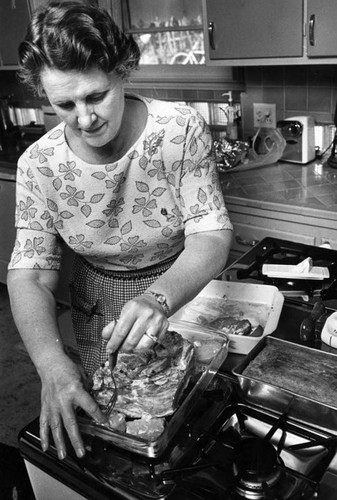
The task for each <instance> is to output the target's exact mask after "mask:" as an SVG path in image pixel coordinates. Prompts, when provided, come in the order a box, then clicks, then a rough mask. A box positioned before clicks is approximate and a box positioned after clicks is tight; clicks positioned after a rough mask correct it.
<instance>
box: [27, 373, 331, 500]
mask: <svg viewBox="0 0 337 500" xmlns="http://www.w3.org/2000/svg"><path fill="white" fill-rule="evenodd" d="M84 439H85V446H86V449H87V454H86V456H85V457H84V458H83V459H78V458H76V457H75V456H73V455H72V454H71V449H69V456H68V457H67V458H66V459H65V460H64V461H60V460H58V459H57V454H56V450H55V449H54V448H53V447H51V449H50V450H49V451H48V452H47V453H44V454H43V456H42V458H41V451H40V442H39V438H38V422H37V421H35V422H33V423H32V424H30V425H29V426H28V427H27V428H25V429H24V430H23V431H22V433H21V436H20V449H21V453H22V455H23V457H24V458H25V461H26V463H27V462H29V464H30V465H33V466H37V467H39V468H40V469H41V468H42V469H43V470H44V471H45V473H47V474H48V475H49V476H53V478H57V479H58V480H62V482H63V484H66V485H67V487H68V488H71V489H72V490H74V491H76V492H77V493H78V494H80V495H83V496H81V497H79V498H95V500H96V499H97V500H100V499H102V500H103V499H104V500H107V499H111V498H114V499H115V498H116V499H124V498H126V499H129V500H136V499H138V500H148V499H152V500H160V499H163V500H164V499H170V500H209V499H212V500H213V499H214V500H220V499H221V500H242V499H256V500H259V499H266V500H288V499H289V500H290V499H293V500H296V499H308V500H309V499H313V498H318V496H319V492H320V481H321V479H322V476H323V474H324V473H325V471H326V470H327V468H328V466H329V464H330V462H331V460H332V458H333V456H334V455H335V451H336V438H335V437H334V436H333V435H330V434H329V433H326V432H323V431H321V430H320V431H319V430H317V429H313V428H311V427H309V426H308V427H306V426H304V425H303V424H301V425H300V424H299V423H297V422H296V421H294V420H292V419H291V418H288V417H287V415H286V414H285V413H284V414H282V415H279V414H277V413H275V412H272V411H267V410H262V409H261V408H259V407H255V406H254V405H251V404H246V403H245V402H244V401H243V400H242V398H241V395H240V389H239V386H238V385H237V384H236V382H235V381H233V380H231V379H230V378H228V377H226V375H221V374H218V375H217V376H216V377H215V379H214V382H213V383H212V387H210V388H209V389H208V390H207V391H206V392H205V393H204V395H203V397H202V399H201V400H200V402H199V405H198V408H197V409H196V411H195V412H194V414H193V417H192V418H191V419H190V420H189V422H188V423H186V425H185V426H184V428H182V430H181V432H180V433H179V436H177V439H176V440H175V442H174V443H173V444H172V446H171V447H170V448H169V449H167V450H166V451H165V453H164V454H163V455H162V456H161V457H157V458H156V459H151V458H148V457H141V456H135V455H134V454H130V453H127V452H124V451H123V450H122V449H120V448H117V447H116V446H114V445H111V444H109V443H107V442H105V441H103V440H101V439H97V438H94V437H92V436H84ZM61 478H62V479H61ZM33 487H34V483H33ZM93 492H94V493H93ZM39 498H41V497H39V496H37V500H39ZM48 498H49V499H51V498H61V497H56V496H55V497H54V496H53V495H52V493H51V491H50V490H49V495H48ZM63 498H64V497H63ZM67 498H72V497H71V496H69V497H67ZM74 498H78V497H74ZM331 498H332V497H331ZM325 500H328V497H327V496H325Z"/></svg>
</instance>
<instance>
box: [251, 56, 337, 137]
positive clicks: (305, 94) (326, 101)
mask: <svg viewBox="0 0 337 500" xmlns="http://www.w3.org/2000/svg"><path fill="white" fill-rule="evenodd" d="M245 83H246V92H244V93H242V95H241V106H242V128H243V135H244V137H245V138H247V137H249V136H250V135H251V134H253V132H254V126H253V103H254V102H263V103H268V104H269V103H274V104H276V118H277V120H282V119H284V118H289V117H292V116H301V115H305V116H312V117H313V118H314V120H315V123H323V124H329V123H333V118H334V113H335V107H336V100H337V65H336V66H335V65H312V66H304V65H299V66H261V67H256V66H254V67H247V68H245Z"/></svg>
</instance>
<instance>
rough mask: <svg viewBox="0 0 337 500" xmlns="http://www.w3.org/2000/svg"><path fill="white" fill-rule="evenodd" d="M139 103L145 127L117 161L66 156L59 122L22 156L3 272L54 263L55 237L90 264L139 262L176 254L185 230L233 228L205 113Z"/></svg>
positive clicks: (119, 266) (123, 266)
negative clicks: (99, 161) (7, 259)
mask: <svg viewBox="0 0 337 500" xmlns="http://www.w3.org/2000/svg"><path fill="white" fill-rule="evenodd" d="M137 98H138V97H137ZM142 100H143V101H144V103H145V104H146V106H147V108H148V120H147V124H146V127H145V130H144V132H143V133H142V135H141V136H140V138H139V139H138V141H137V142H136V143H135V144H134V145H133V146H132V148H130V150H129V151H128V152H127V154H126V155H124V157H123V158H121V159H120V160H118V161H117V162H114V163H109V164H103V165H94V164H90V163H86V162H85V161H83V160H82V159H80V158H79V157H77V156H76V155H74V154H73V152H72V151H71V149H70V148H69V147H68V145H67V142H66V139H65V134H64V126H65V125H64V123H61V124H60V125H58V126H57V127H55V128H54V129H52V130H51V131H49V132H48V133H46V134H45V135H44V136H43V137H42V138H41V139H39V140H38V141H37V142H36V143H34V144H33V145H32V146H31V147H29V148H28V149H27V151H25V153H24V154H23V155H22V156H21V157H20V159H19V162H18V170H17V195H16V196H17V210H16V227H17V238H16V242H15V247H14V250H13V253H12V258H11V261H10V264H9V269H12V268H40V269H59V267H60V262H61V255H62V246H61V241H62V240H63V241H64V242H65V243H66V244H67V245H68V246H69V247H70V248H71V249H72V250H74V252H76V253H78V254H81V255H82V256H83V257H85V258H86V259H87V260H88V261H89V262H91V263H92V264H93V265H94V266H96V267H101V268H106V269H113V270H121V271H123V270H127V269H141V268H146V267H148V266H152V265H154V264H157V263H159V262H162V261H163V260H165V259H167V258H169V257H171V256H173V255H175V254H177V253H178V252H180V251H181V250H182V249H183V246H184V239H185V237H186V236H188V235H189V234H192V233H196V232H202V231H209V230H218V229H229V230H230V229H232V226H231V223H230V221H229V218H228V214H227V210H226V208H225V205H224V201H223V196H222V192H221V189H220V184H219V181H218V176H217V173H216V166H215V162H214V158H213V156H212V153H211V149H212V148H211V145H212V139H211V135H210V133H209V131H208V128H207V125H206V124H205V122H204V120H203V119H202V118H201V116H200V115H198V113H197V112H196V111H195V110H194V109H193V108H191V107H189V106H186V105H183V104H178V103H171V102H163V101H158V100H151V99H145V98H142Z"/></svg>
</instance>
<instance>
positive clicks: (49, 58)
mask: <svg viewBox="0 0 337 500" xmlns="http://www.w3.org/2000/svg"><path fill="white" fill-rule="evenodd" d="M139 59H140V51H139V47H138V45H137V44H136V42H135V41H134V39H133V37H132V36H127V35H125V34H124V33H123V32H122V31H121V30H120V29H119V28H118V26H117V25H116V24H115V22H114V21H113V19H112V17H111V16H110V14H109V13H108V12H107V11H106V10H103V9H99V8H98V7H94V6H92V5H84V4H83V3H78V2H74V1H69V2H63V3H59V2H51V3H49V4H48V5H46V6H43V7H41V8H40V9H38V10H37V11H36V12H35V13H34V14H33V17H32V19H31V22H30V24H29V26H28V30H27V35H26V38H25V40H24V41H23V42H22V43H21V44H20V46H19V73H18V74H19V77H20V79H21V81H22V82H23V83H25V84H26V85H28V86H29V87H30V88H31V89H32V90H33V91H34V92H35V93H37V94H38V95H40V96H42V95H43V87H42V84H41V72H42V71H43V69H44V68H55V69H58V70H60V71H69V70H78V71H86V70H88V69H90V68H92V67H95V66H96V67H98V68H99V69H101V70H102V71H104V72H106V73H109V72H111V71H113V70H114V71H116V73H117V74H119V75H120V76H121V78H123V79H126V78H128V76H129V75H130V73H131V71H132V70H134V69H137V68H138V64H139Z"/></svg>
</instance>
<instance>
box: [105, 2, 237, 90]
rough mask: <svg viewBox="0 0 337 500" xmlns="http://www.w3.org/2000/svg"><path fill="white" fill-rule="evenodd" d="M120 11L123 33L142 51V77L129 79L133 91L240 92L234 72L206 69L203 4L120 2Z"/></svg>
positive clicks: (221, 69)
mask: <svg viewBox="0 0 337 500" xmlns="http://www.w3.org/2000/svg"><path fill="white" fill-rule="evenodd" d="M116 3H117V2H116ZM120 9H121V17H122V25H123V28H124V30H125V31H126V32H127V33H129V34H131V35H132V36H133V37H134V38H135V40H136V41H137V43H138V45H139V47H140V51H141V60H140V71H137V72H136V73H135V74H134V75H133V76H132V82H133V83H135V84H136V85H137V87H149V86H151V87H152V88H164V87H165V88H170V86H171V87H174V88H175V89H176V88H181V89H183V88H189V89H192V88H196V89H198V90H201V89H203V88H213V89H214V88H217V85H218V87H219V89H222V90H225V89H226V87H227V85H226V84H227V83H231V88H232V89H234V88H235V84H236V83H238V87H239V86H240V82H239V80H240V76H239V73H238V72H237V71H235V72H234V73H233V70H232V68H224V67H222V68H207V69H206V68H205V66H206V62H205V42H204V30H203V26H204V19H203V10H202V0H156V1H154V0H123V1H120ZM115 12H117V9H116V6H115ZM241 88H242V83H241Z"/></svg>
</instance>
